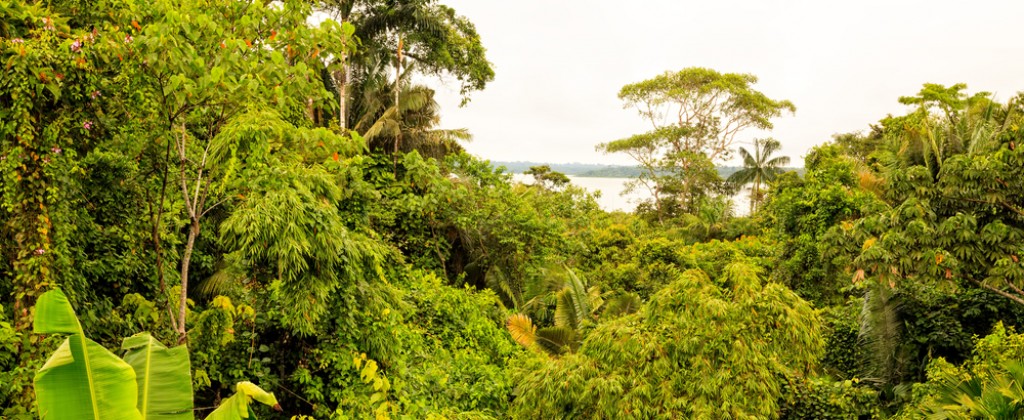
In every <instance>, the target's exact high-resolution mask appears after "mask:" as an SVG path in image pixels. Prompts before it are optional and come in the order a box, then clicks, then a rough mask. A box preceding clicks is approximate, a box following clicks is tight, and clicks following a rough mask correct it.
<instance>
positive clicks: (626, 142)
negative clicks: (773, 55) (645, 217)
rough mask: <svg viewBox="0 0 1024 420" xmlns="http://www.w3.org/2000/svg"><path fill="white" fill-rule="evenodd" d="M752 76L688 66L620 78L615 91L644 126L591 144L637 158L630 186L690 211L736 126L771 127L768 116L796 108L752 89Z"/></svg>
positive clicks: (708, 185)
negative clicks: (638, 172) (638, 171)
mask: <svg viewBox="0 0 1024 420" xmlns="http://www.w3.org/2000/svg"><path fill="white" fill-rule="evenodd" d="M755 83H757V77H755V76H753V75H750V74H736V73H719V72H717V71H715V70H711V69H707V68H700V67H691V68H687V69H683V70H681V71H678V72H666V73H665V74H662V75H660V76H657V77H655V78H653V79H649V80H644V81H642V82H638V83H633V84H629V85H626V86H623V87H622V90H620V91H619V99H622V100H623V101H624V103H625V104H624V107H626V108H633V109H635V110H636V111H637V113H639V114H640V116H641V117H642V118H643V119H645V120H647V122H648V123H650V124H651V131H648V132H646V133H642V134H636V135H633V136H630V137H627V138H624V139H619V140H615V141H611V142H608V143H603V144H600V145H598V147H597V148H598V150H601V151H604V152H606V153H625V154H627V155H629V156H630V157H632V158H633V159H635V160H636V161H637V162H638V163H639V164H640V166H641V167H642V168H643V169H644V174H643V175H642V176H641V177H639V178H638V180H637V184H635V186H639V185H643V186H645V187H646V188H648V189H649V190H650V191H651V193H652V196H653V197H654V200H655V205H656V207H657V209H658V212H659V215H664V214H665V213H666V211H665V210H666V209H665V204H666V203H663V201H670V202H676V203H675V204H676V205H678V206H680V207H681V208H682V209H683V211H686V212H693V211H694V210H695V207H696V205H697V203H699V202H700V199H701V197H703V196H704V195H707V193H708V192H709V190H710V189H712V187H713V186H714V185H715V184H716V183H718V184H720V182H719V181H720V178H719V177H718V176H717V173H712V172H713V169H714V168H713V164H714V163H715V162H716V161H720V160H722V159H727V158H728V157H729V155H730V153H731V152H732V145H733V142H734V140H735V139H736V136H737V135H738V134H739V133H741V132H743V131H744V130H746V129H751V128H754V129H762V130H767V129H771V128H772V122H771V120H772V119H773V118H776V117H779V116H781V115H782V114H783V113H784V112H786V111H789V112H795V111H796V107H795V106H794V105H793V103H792V102H789V101H787V100H774V99H771V98H769V97H767V96H766V95H764V94H763V93H761V92H759V91H757V90H754V89H753V85H754V84H755ZM702 167H703V168H702ZM708 167H710V170H708Z"/></svg>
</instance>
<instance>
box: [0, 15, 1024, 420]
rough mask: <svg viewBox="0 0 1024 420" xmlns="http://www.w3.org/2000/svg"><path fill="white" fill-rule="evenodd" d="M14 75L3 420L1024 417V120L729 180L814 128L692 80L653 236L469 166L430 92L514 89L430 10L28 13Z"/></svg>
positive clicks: (774, 162)
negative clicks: (440, 83) (790, 124)
mask: <svg viewBox="0 0 1024 420" xmlns="http://www.w3.org/2000/svg"><path fill="white" fill-rule="evenodd" d="M317 11H319V12H323V13H324V14H327V15H330V16H331V17H332V18H331V19H326V20H325V21H324V22H323V23H318V24H316V25H313V24H310V23H309V22H310V17H311V16H313V15H314V13H315V12H317ZM0 63H3V65H4V70H3V77H0V177H2V179H3V183H2V188H0V221H2V222H3V223H2V224H0V254H2V255H3V258H0V409H2V412H0V416H3V417H5V418H13V419H30V418H38V417H42V418H55V419H59V418H90V417H92V418H116V417H115V416H123V417H124V418H150V417H152V418H217V419H220V418H224V419H237V418H252V417H254V416H259V417H260V418H269V419H291V418H296V419H300V418H335V419H346V418H370V417H372V418H382V419H383V418H458V419H478V418H479V419H484V418H608V419H611V418H615V419H618V418H787V419H788V418H794V419H795V418H836V419H848V418H881V417H886V416H892V415H895V416H899V417H901V418H922V417H928V418H983V417H1013V416H1019V413H1020V407H1019V406H1020V401H1021V398H1022V397H1021V395H1024V392H1021V390H1020V383H1021V380H1022V378H1024V368H1022V363H1024V362H1022V360H1024V359H1022V357H1024V355H1022V354H1021V349H1022V344H1021V343H1022V342H1024V341H1022V340H1024V339H1022V338H1021V335H1020V334H1017V333H1016V331H1018V330H1019V328H1021V324H1022V323H1024V292H1022V289H1024V261H1021V259H1022V258H1024V245H1022V243H1024V190H1022V188H1024V187H1022V184H1021V183H1020V182H1018V181H1019V180H1020V179H1022V178H1024V172H1022V171H1024V157H1022V153H1024V150H1022V149H1021V147H1020V143H1021V142H1022V141H1024V131H1022V127H1021V126H1020V122H1021V121H1022V114H1021V111H1022V109H1021V102H1020V100H1019V98H1013V99H1011V100H1010V101H1007V102H1005V103H1003V102H998V101H996V100H995V99H994V98H993V97H992V95H990V94H987V93H975V94H969V93H967V90H966V89H967V88H966V86H964V85H954V86H949V87H947V86H942V85H936V84H926V85H924V87H923V88H922V89H921V90H920V91H919V92H918V93H917V94H916V95H913V96H907V97H903V98H899V101H900V102H901V103H903V104H905V105H906V106H907V107H908V111H907V113H906V114H905V115H901V116H887V117H885V118H883V119H882V120H880V121H879V122H878V123H877V124H875V125H873V126H871V129H870V130H869V131H868V132H867V133H847V134H843V135H839V136H836V137H835V138H834V139H833V141H831V142H829V143H827V144H823V145H821V146H819V147H816V148H815V149H814V150H812V151H811V152H810V153H809V154H808V155H807V156H806V157H805V159H804V160H805V171H804V173H802V174H798V173H797V172H794V171H789V172H783V170H782V169H781V167H782V166H783V165H785V164H786V162H787V161H788V160H787V157H785V156H775V155H774V153H775V152H777V151H778V150H779V148H780V144H781V142H784V141H785V139H782V140H780V141H775V140H770V139H765V140H758V141H755V142H754V143H753V147H752V148H746V147H744V148H740V149H738V150H734V147H735V146H736V144H735V139H736V138H737V136H740V135H741V134H742V133H745V130H746V129H748V128H758V129H770V128H771V125H772V121H773V120H774V119H775V118H777V117H779V116H781V115H783V114H784V113H786V112H791V111H793V110H794V109H795V107H794V105H793V104H791V103H789V102H788V101H785V100H774V99H770V98H767V97H766V96H764V95H763V94H761V93H760V92H758V91H756V90H754V89H753V88H752V86H753V85H754V84H755V83H756V82H757V78H756V77H754V76H752V75H747V74H733V73H719V72H717V71H714V70H711V69H704V68H689V69H684V70H682V71H679V72H670V73H666V74H663V75H660V76H657V77H655V78H652V79H650V80H647V81H643V82H639V83H635V84H631V85H627V86H625V87H623V89H622V91H621V92H620V97H621V99H622V100H623V101H625V103H626V105H627V106H628V107H633V108H636V109H637V110H638V111H639V112H640V113H641V116H642V117H644V118H647V119H651V120H652V122H653V123H654V126H655V129H654V130H653V131H651V132H649V133H644V134H639V135H636V136H633V137H629V138H626V139H621V140H617V141H612V142H609V143H607V144H605V145H604V146H602V147H603V149H604V150H605V151H608V152H624V153H628V154H630V155H632V156H634V157H636V158H638V161H639V163H640V164H641V165H642V166H643V168H644V171H645V172H644V173H645V175H644V178H642V180H641V181H644V182H648V186H650V187H651V188H652V189H653V191H656V192H657V194H655V200H654V201H652V202H650V203H645V204H641V205H640V206H639V207H638V209H637V211H636V212H634V213H628V214H627V213H621V212H616V213H607V212H604V211H602V210H601V209H600V208H599V207H598V205H597V202H596V200H595V196H594V195H593V194H591V193H589V192H587V191H586V190H584V189H582V188H579V187H577V186H574V185H572V183H571V182H569V179H568V178H567V177H566V176H565V175H563V174H561V173H559V172H556V171H553V170H552V169H551V168H550V167H546V166H537V167H534V168H531V170H530V173H531V174H532V175H533V176H534V177H535V179H536V181H537V182H535V183H533V184H531V185H526V184H522V183H516V182H513V181H512V178H511V175H509V174H507V173H506V172H505V171H504V170H503V169H502V168H500V167H497V168H496V167H495V166H494V165H492V164H491V163H489V162H487V161H483V160H480V159H478V158H476V157H473V156H470V155H467V154H465V153H463V152H462V150H461V146H459V143H458V142H459V141H464V140H466V139H468V138H469V135H468V132H467V131H465V130H462V129H447V128H443V127H440V126H439V125H440V124H439V121H440V117H439V116H440V108H439V106H438V104H437V103H436V102H435V101H434V99H433V91H432V90H430V89H429V88H427V87H425V86H422V85H418V84H417V83H414V82H413V81H414V80H421V78H422V77H425V76H432V75H438V74H446V75H450V76H454V77H455V78H456V79H458V80H459V81H460V83H461V88H462V93H463V94H464V95H468V94H469V93H471V92H472V91H476V90H480V89H483V88H484V87H485V85H486V84H487V83H488V82H489V81H490V80H492V78H493V69H492V68H491V67H492V66H491V64H490V63H489V62H488V61H487V57H486V50H485V49H484V48H483V46H482V43H481V40H480V38H479V35H478V34H477V33H476V29H475V27H474V26H473V25H472V23H471V22H469V21H468V20H467V19H466V18H465V17H462V16H460V15H459V14H458V13H456V11H455V10H454V9H452V8H450V7H447V6H445V5H443V4H441V3H438V2H436V1H431V0H395V1H392V0H388V1H378V0H360V1H333V2H312V3H310V2H302V1H295V0H288V1H284V2H272V3H263V2H247V1H241V2H239V1H235V0H230V1H229V0H176V1H167V0H156V1H147V2H136V1H133V0H109V1H103V2H92V3H89V2H81V1H77V0H60V1H51V2H33V1H2V0H0ZM466 98H468V96H467V97H466ZM648 106H650V107H653V108H648ZM658 107H661V108H664V109H671V110H673V115H682V117H681V119H679V120H671V121H662V120H658V121H653V120H656V119H657V118H656V117H658V116H661V115H663V114H664V113H658V112H655V111H651V110H650V109H654V108H658ZM680 109H681V110H683V111H684V112H682V113H678V112H675V111H678V110H680ZM700 110H703V111H700ZM691 111H692V112H691ZM734 152H735V153H738V154H739V155H740V156H742V157H743V159H744V167H743V168H742V169H740V170H738V171H737V172H736V173H735V174H734V176H732V177H730V179H729V180H726V179H723V177H722V176H721V175H720V174H719V173H718V171H717V170H716V169H715V164H716V163H721V161H722V160H723V159H724V158H725V157H726V156H729V155H730V154H732V153H734ZM744 185H753V188H752V189H751V193H752V199H753V200H752V204H751V210H752V214H751V215H749V217H736V216H735V215H734V211H733V208H732V203H731V201H730V200H729V193H732V192H734V191H736V190H737V189H738V188H740V187H742V186H744ZM69 395H76V396H77V397H76V398H69V397H68V396H69ZM257 402H258V403H260V404H256V403H257Z"/></svg>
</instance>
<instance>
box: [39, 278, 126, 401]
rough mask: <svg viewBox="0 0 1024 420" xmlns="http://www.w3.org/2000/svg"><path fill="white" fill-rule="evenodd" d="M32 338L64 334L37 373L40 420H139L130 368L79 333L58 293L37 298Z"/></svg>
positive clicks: (71, 311)
mask: <svg viewBox="0 0 1024 420" xmlns="http://www.w3.org/2000/svg"><path fill="white" fill-rule="evenodd" d="M34 331H35V332H36V333H69V334H71V335H70V336H69V337H68V338H67V339H66V340H64V343H63V344H61V345H60V347H59V348H58V349H57V351H55V352H54V353H53V354H52V355H51V356H50V358H49V359H48V360H47V361H46V364H45V365H43V367H42V368H41V369H39V372H36V377H35V390H36V405H37V408H38V410H39V416H40V417H41V418H43V419H55V420H60V419H75V420H79V419H95V420H101V419H102V420H107V419H111V420H121V419H130V420H136V419H141V418H142V416H141V415H140V414H139V411H138V410H137V409H136V408H135V401H136V396H137V390H136V387H135V371H134V370H132V367H131V366H129V365H128V364H127V363H125V362H124V361H123V360H121V359H120V358H119V357H117V356H115V355H114V354H113V353H111V352H110V351H108V350H107V349H105V348H103V346H101V345H99V344H97V343H96V342H94V341H92V340H90V339H88V338H86V337H85V335H84V334H82V327H81V325H79V323H78V318H77V317H75V311H74V309H72V308H71V304H70V303H68V299H67V297H66V296H64V293H63V292H61V291H60V290H51V291H49V292H46V293H44V294H43V295H42V296H40V297H39V300H38V301H37V303H36V318H35V323H34Z"/></svg>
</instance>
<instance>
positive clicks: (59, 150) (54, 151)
mask: <svg viewBox="0 0 1024 420" xmlns="http://www.w3.org/2000/svg"><path fill="white" fill-rule="evenodd" d="M50 151H51V152H53V154H55V155H59V154H60V152H63V151H64V149H61V148H60V147H59V146H53V148H52V149H50Z"/></svg>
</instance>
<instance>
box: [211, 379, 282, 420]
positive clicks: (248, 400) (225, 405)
mask: <svg viewBox="0 0 1024 420" xmlns="http://www.w3.org/2000/svg"><path fill="white" fill-rule="evenodd" d="M253 400H255V401H258V402H260V403H263V404H266V405H268V406H270V407H272V408H273V409H274V410H277V411H281V405H280V404H278V403H277V397H275V396H274V393H272V392H267V391H264V390H263V388H260V387H258V386H256V385H255V384H253V383H252V382H246V381H243V382H239V383H238V384H236V385H235V393H234V394H232V395H231V396H230V397H228V398H225V399H224V401H221V403H220V406H219V407H217V409H216V410H213V412H211V413H210V415H208V416H206V420H241V419H252V420H256V413H254V412H253V410H252V407H250V405H252V402H253Z"/></svg>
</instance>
